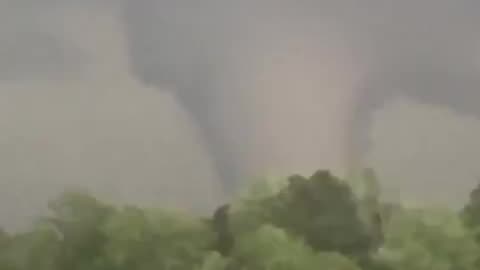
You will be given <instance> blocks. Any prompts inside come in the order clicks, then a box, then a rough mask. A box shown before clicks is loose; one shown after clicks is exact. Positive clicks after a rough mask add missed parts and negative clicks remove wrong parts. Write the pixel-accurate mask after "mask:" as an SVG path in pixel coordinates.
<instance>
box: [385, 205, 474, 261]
mask: <svg viewBox="0 0 480 270" xmlns="http://www.w3.org/2000/svg"><path fill="white" fill-rule="evenodd" d="M479 254H480V249H479V247H478V245H477V244H476V243H475V239H474V238H473V237H472V234H471V231H469V230H468V229H467V228H466V227H465V226H464V225H463V223H462V221H461V219H460V218H459V217H458V215H456V214H455V213H452V212H450V211H447V210H437V209H422V210H404V211H402V212H397V213H396V214H395V215H394V216H393V217H392V219H391V221H390V223H389V225H388V226H387V228H386V235H385V245H384V246H383V247H382V249H381V250H380V252H379V253H378V255H377V258H378V259H379V260H380V261H383V262H385V263H387V264H388V265H389V266H390V268H391V269H393V270H404V269H410V270H431V269H445V270H473V269H478V267H477V265H476V263H477V261H478V258H479Z"/></svg>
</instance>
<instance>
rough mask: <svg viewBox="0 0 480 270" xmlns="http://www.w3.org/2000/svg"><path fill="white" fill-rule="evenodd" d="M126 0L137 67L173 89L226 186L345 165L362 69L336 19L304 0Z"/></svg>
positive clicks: (152, 80) (340, 168)
mask: <svg viewBox="0 0 480 270" xmlns="http://www.w3.org/2000/svg"><path fill="white" fill-rule="evenodd" d="M129 3H130V4H129V5H128V6H127V8H126V17H125V18H126V25H127V27H128V29H129V31H128V33H129V34H130V35H129V38H130V39H129V41H130V44H131V47H130V49H131V57H132V58H131V59H132V63H133V67H134V71H135V73H136V74H137V76H138V78H140V79H142V80H143V81H144V82H146V83H149V84H151V85H156V86H161V85H162V84H165V83H167V84H170V85H172V86H173V88H175V89H176V94H177V97H179V98H180V100H181V101H182V102H183V104H184V106H185V108H186V109H187V110H189V112H190V113H191V114H192V115H193V116H194V117H195V120H196V123H197V125H198V127H199V129H200V130H201V131H202V132H203V135H204V137H205V140H206V141H207V144H208V147H209V149H210V151H211V153H212V155H213V157H214V159H215V160H216V165H217V166H216V167H217V170H218V171H219V173H220V175H221V177H222V179H223V181H224V183H225V188H226V189H227V191H229V192H232V191H234V190H235V189H236V188H238V182H239V181H245V179H248V178H250V177H255V176H260V175H265V174H274V175H283V174H287V173H291V172H298V173H307V174H308V173H310V172H311V171H313V170H315V169H318V168H331V169H332V170H334V171H344V170H345V168H346V164H347V160H348V158H347V157H346V155H347V154H348V149H346V148H345V147H346V146H347V145H348V144H347V143H345V140H346V139H347V136H346V134H348V131H349V130H348V129H349V128H348V127H347V126H346V125H347V124H349V121H348V119H349V118H350V115H351V108H353V107H354V106H352V102H355V99H356V94H355V89H356V84H357V81H358V80H359V78H360V77H361V73H362V70H361V69H359V67H358V66H357V64H358V63H359V60H358V59H356V55H355V54H354V50H352V47H351V44H350V43H349V42H348V40H347V39H346V38H347V37H348V36H345V35H344V34H345V33H344V32H342V30H343V29H342V27H341V24H340V23H338V22H337V21H335V20H333V19H332V18H330V17H317V15H318V14H315V12H308V14H305V13H304V11H306V10H307V8H308V7H307V5H305V3H303V4H298V5H297V4H293V3H292V4H288V3H283V2H282V3H281V4H279V5H273V2H271V1H260V2H258V3H257V2H255V3H254V2H253V1H242V2H240V1H234V2H233V3H231V2H229V4H225V3H222V2H220V1H206V2H202V5H197V4H194V3H193V2H191V1H150V0H141V1H131V2H129ZM315 10H319V9H317V8H315ZM322 14H323V13H322Z"/></svg>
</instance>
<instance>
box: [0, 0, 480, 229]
mask: <svg viewBox="0 0 480 270" xmlns="http://www.w3.org/2000/svg"><path fill="white" fill-rule="evenodd" d="M121 2H122V3H121ZM227 2H228V3H227ZM474 5H477V4H476V3H475V1H470V2H469V1H467V0H458V1H456V2H452V1H446V0H436V1H433V0H423V1H421V3H420V4H418V1H382V2H381V3H379V2H378V3H377V2H376V1H373V0H371V1H366V2H364V5H361V6H360V5H358V2H357V1H353V0H341V1H303V0H302V1H272V0H262V1H251V0H245V1H217V0H207V1H204V2H202V3H201V4H199V3H197V2H195V1H192V0H190V1H189V0H175V1H174V0H159V1H158V0H157V1H154V0H125V1H115V0H112V1H95V0H90V1H74V0H70V1H54V0H51V1H47V0H44V1H40V0H15V1H13V0H0V129H1V130H2V133H1V135H0V147H1V150H2V151H0V161H2V162H1V163H0V166H1V170H0V179H2V180H0V224H6V225H8V226H9V227H17V226H18V225H19V224H26V222H25V221H26V220H30V219H31V218H32V217H33V216H34V215H35V214H37V213H39V211H40V210H41V209H43V207H42V205H45V202H46V201H47V200H48V199H49V198H52V197H54V196H55V195H56V194H58V193H59V192H61V191H62V190H63V189H65V188H66V187H73V186H84V187H88V188H90V189H92V190H93V191H95V192H96V193H98V194H102V196H104V197H105V198H108V199H111V200H116V201H123V202H132V203H140V204H146V205H151V204H156V203H159V204H162V205H167V206H171V207H181V208H188V209H194V210H198V209H211V208H212V207H213V205H214V204H215V203H217V202H219V201H220V200H222V199H223V196H224V194H223V189H224V188H225V187H235V185H234V184H235V183H234V182H236V181H237V182H238V180H239V179H240V180H243V181H245V179H248V178H250V177H254V176H262V175H266V174H268V175H285V174H288V173H305V174H309V173H311V172H312V171H313V170H315V169H317V168H331V169H333V170H334V171H335V172H338V173H340V174H341V173H343V172H344V171H345V167H346V166H347V164H348V161H349V160H350V155H356V153H355V150H352V149H353V148H355V147H353V146H352V142H355V141H356V139H355V138H356V137H359V138H362V139H365V141H364V143H363V142H362V141H361V140H360V141H361V142H362V143H361V145H362V146H366V147H364V149H363V150H362V151H361V154H360V156H361V157H364V158H365V159H364V160H365V163H366V164H367V165H370V166H373V167H375V168H377V170H378V171H379V174H380V176H381V177H382V179H385V180H384V182H385V189H386V190H387V192H388V194H390V196H394V195H392V194H399V196H400V197H404V198H407V199H411V200H417V199H419V200H422V199H425V198H427V199H428V201H433V202H451V201H455V200H457V198H458V197H464V196H465V195H466V193H467V192H468V190H469V188H470V187H471V186H472V185H473V184H474V183H475V182H476V177H477V176H478V174H479V173H480V172H478V170H477V169H476V166H475V160H477V159H478V158H480V148H478V147H476V144H477V143H476V140H475V138H478V136H477V134H479V133H480V124H479V123H478V120H477V118H478V117H480V111H479V110H477V109H476V108H477V106H476V105H477V102H476V100H478V98H479V97H480V94H479V92H478V91H477V87H478V83H477V81H476V77H478V76H477V72H478V71H479V70H478V68H479V67H480V65H479V63H480V61H478V60H479V59H480V47H479V41H480V36H476V35H475V31H476V28H475V26H476V25H478V18H480V16H476V15H478V14H476V10H479V9H478V8H475V6H474ZM426 81H427V82H426ZM391 96H402V97H403V98H402V99H391V98H389V97H391ZM352 119H353V122H352ZM358 124H360V127H357V125H358ZM352 137H353V138H354V139H352ZM425 142H429V143H425ZM452 157H455V158H454V160H452ZM454 176H457V177H454ZM452 179H455V180H452ZM459 182H461V183H459ZM433 183H434V184H435V186H436V187H437V189H438V190H439V191H438V192H436V193H435V194H433V195H431V196H430V195H429V196H426V195H425V196H424V194H426V193H427V192H430V191H431V185H432V184H433ZM240 184H241V183H240ZM392 190H393V191H392ZM453 191H455V192H453ZM457 191H458V196H457V195H456V194H457V193H456V192H457ZM395 196H397V195H395Z"/></svg>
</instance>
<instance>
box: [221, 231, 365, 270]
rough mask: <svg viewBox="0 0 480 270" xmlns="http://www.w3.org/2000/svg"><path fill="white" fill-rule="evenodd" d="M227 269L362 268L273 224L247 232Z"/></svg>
mask: <svg viewBox="0 0 480 270" xmlns="http://www.w3.org/2000/svg"><path fill="white" fill-rule="evenodd" d="M231 260H232V262H231V263H230V266H229V268H228V269H248V270H269V269H279V270H297V269H338V270H359V268H358V267H357V266H356V265H355V264H354V263H353V262H352V261H350V260H349V259H347V258H346V257H343V256H342V255H339V254H336V253H316V252H315V251H314V250H313V249H312V248H310V247H309V246H308V245H305V244H304V243H303V242H302V241H301V240H299V239H296V238H294V237H292V236H289V235H288V234H287V232H285V231H284V230H282V229H280V228H276V227H274V226H272V225H263V226H262V227H260V228H259V229H258V230H256V231H254V232H251V233H249V234H246V235H244V237H242V238H241V239H239V241H238V245H236V246H235V248H234V251H233V253H232V257H231Z"/></svg>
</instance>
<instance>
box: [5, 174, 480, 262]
mask: <svg viewBox="0 0 480 270" xmlns="http://www.w3.org/2000/svg"><path fill="white" fill-rule="evenodd" d="M361 183H363V185H362V187H363V189H357V188H352V186H351V185H349V184H348V183H347V182H346V181H342V180H341V179H338V178H337V177H335V176H333V175H331V174H330V173H329V172H328V171H318V172H316V173H315V174H314V175H312V176H311V177H308V178H307V177H303V176H300V175H294V176H291V177H289V178H288V181H284V182H275V183H273V182H272V183H269V182H267V181H265V182H258V183H256V184H254V185H253V186H252V188H251V189H250V190H249V192H248V193H246V194H244V195H243V196H241V197H240V198H238V199H237V200H236V201H234V202H232V203H231V204H229V205H223V206H220V207H219V208H218V209H217V210H216V211H215V212H214V213H212V216H211V217H197V216H190V215H185V214H182V213H176V212H169V211H166V210H161V209H141V208H138V207H133V206H126V207H114V206H112V205H108V204H105V203H103V202H101V201H98V200H97V199H96V198H95V197H93V196H90V195H89V194H84V193H75V192H70V193H65V194H64V195H63V196H61V197H60V198H58V199H57V200H55V201H52V202H51V203H50V204H49V208H50V210H51V215H49V216H46V217H43V218H41V219H40V220H39V222H38V223H36V224H35V226H34V227H33V228H32V229H31V230H30V231H28V232H22V233H17V234H8V233H6V232H1V233H0V269H1V270H162V269H165V270H309V269H312V270H313V269H325V270H327V269H331V270H360V269H363V270H384V269H385V270H387V269H388V270H470V269H471V270H473V269H480V234H478V228H480V226H479V225H480V188H477V189H476V190H474V191H472V193H471V198H470V200H469V202H468V203H467V205H466V206H465V207H464V209H462V210H461V211H458V212H455V211H453V210H448V209H427V208H422V209H420V208H415V209H413V208H406V207H402V206H401V205H398V204H392V203H387V202H385V201H382V200H381V198H380V192H379V190H380V189H379V187H378V182H377V181H376V179H375V177H374V174H371V173H370V174H366V175H365V176H364V177H362V179H361Z"/></svg>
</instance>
